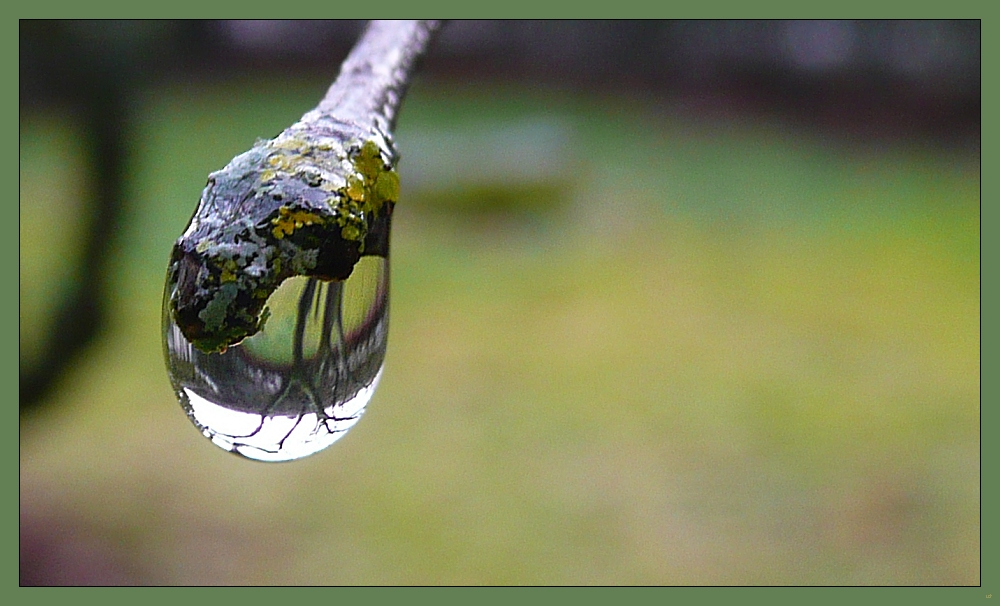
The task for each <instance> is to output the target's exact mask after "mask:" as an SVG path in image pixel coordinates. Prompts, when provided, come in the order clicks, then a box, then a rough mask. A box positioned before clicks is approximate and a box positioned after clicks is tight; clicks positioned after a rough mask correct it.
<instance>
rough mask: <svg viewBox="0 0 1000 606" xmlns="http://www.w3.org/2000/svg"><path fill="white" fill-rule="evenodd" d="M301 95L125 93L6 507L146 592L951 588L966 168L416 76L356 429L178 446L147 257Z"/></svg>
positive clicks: (966, 267) (966, 550)
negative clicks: (112, 206) (69, 304)
mask: <svg viewBox="0 0 1000 606" xmlns="http://www.w3.org/2000/svg"><path fill="white" fill-rule="evenodd" d="M272 91H273V94H272ZM321 93H322V84H319V83H306V84H296V83H289V85H288V86H286V87H283V88H281V90H277V89H275V88H274V87H273V86H272V88H271V89H268V90H264V89H262V88H261V87H260V85H259V84H256V83H246V84H241V83H236V84H233V85H230V86H227V87H221V88H205V89H197V90H194V91H193V92H192V89H191V88H190V87H179V88H176V89H162V90H158V91H157V96H156V97H150V98H149V99H148V100H147V101H146V102H145V103H143V104H142V105H141V116H142V119H141V120H140V121H139V122H138V123H137V132H136V134H137V139H136V140H137V143H136V145H137V148H136V149H137V152H138V153H137V158H138V164H137V165H136V166H135V167H133V170H132V171H131V172H130V174H131V175H132V176H133V181H132V183H131V184H130V187H131V191H132V192H133V198H132V201H133V202H134V206H133V207H132V209H131V216H130V218H131V221H130V224H129V226H128V228H127V229H126V231H125V232H124V233H121V234H117V235H115V237H116V238H117V239H118V241H119V242H120V244H121V254H120V257H119V260H118V275H119V284H118V289H117V294H116V301H115V305H116V315H115V323H114V326H113V330H112V333H111V335H110V337H109V338H107V339H106V340H104V341H102V342H101V343H100V344H98V345H97V346H96V347H95V348H94V349H93V350H92V351H91V354H90V355H89V356H88V357H87V358H86V359H85V360H84V361H83V362H82V363H81V364H79V365H78V366H77V367H76V368H74V370H73V372H72V373H71V375H70V376H69V377H68V378H67V379H66V381H65V382H64V384H63V385H62V387H61V389H60V391H59V392H58V394H57V395H56V396H55V397H54V400H53V402H52V403H51V406H50V407H49V408H48V410H47V411H46V412H44V413H43V414H40V415H37V416H33V417H31V418H29V419H27V420H26V421H25V422H23V423H22V428H21V429H22V432H21V478H20V482H21V483H20V487H21V506H22V510H23V511H25V512H29V513H30V514H31V515H34V516H37V517H40V518H42V519H51V520H60V521H62V522H60V523H62V524H64V525H67V526H72V527H80V528H83V529H86V530H87V531H88V532H90V533H93V534H95V535H97V536H99V537H101V539H102V540H104V541H106V542H107V544H108V545H111V546H113V548H114V549H116V550H119V551H120V553H121V554H122V557H124V558H126V559H127V561H128V562H129V563H130V564H129V566H130V568H129V570H130V571H131V573H132V574H133V575H135V577H136V578H137V579H139V580H142V581H145V582H153V583H309V584H323V583H417V584H423V583H531V584H544V583H560V584H566V583H585V584H591V583H593V584H615V583H628V584H636V583H652V584H686V583H699V584H716V583H727V584H758V583H759V584H768V583H781V584H799V583H806V584H809V583H819V584H841V583H843V584H975V583H978V582H979V458H978V457H979V372H980V366H979V311H980V310H979V210H978V208H979V207H978V204H979V191H978V179H979V172H978V171H979V169H978V157H971V156H969V157H968V158H965V159H964V160H963V159H962V158H961V157H960V156H959V157H957V158H956V157H955V155H954V154H945V153H943V152H934V151H933V150H927V149H924V150H920V149H915V148H912V147H911V148H907V147H902V146H886V147H884V148H882V149H875V148H873V147H872V146H868V147H860V146H859V147H853V148H852V147H848V146H845V145H843V144H838V143H836V142H834V141H829V140H824V139H823V138H821V137H818V136H814V135H809V134H805V133H798V132H793V131H789V130H788V129H787V128H786V127H782V126H781V124H780V123H775V124H772V125H766V124H765V125H760V124H756V125H754V124H742V123H739V122H734V121H724V122H710V121H697V120H695V119H694V118H692V117H690V116H689V115H687V114H684V113H678V112H676V111H675V110H674V108H669V107H657V106H656V105H654V104H646V103H642V102H637V101H628V100H616V99H603V100H602V99H588V98H572V97H565V96H559V95H556V94H554V93H553V94H548V93H544V92H542V93H539V92H535V93H529V92H528V91H521V90H507V89H502V88H498V89H490V90H486V91H471V90H461V89H459V90H454V89H450V90H439V89H436V88H434V87H433V86H430V85H426V86H419V85H418V87H416V88H415V89H414V90H413V92H412V94H411V96H410V98H409V99H408V101H407V105H406V106H405V107H404V110H403V113H402V122H401V124H400V128H399V133H398V135H399V136H398V139H399V145H400V147H401V149H402V152H403V164H402V171H403V187H404V198H403V200H402V201H401V202H400V204H399V206H398V207H397V216H396V220H395V225H394V239H393V261H392V267H393V268H392V272H393V294H392V297H393V299H392V314H393V319H392V328H391V337H390V348H389V356H388V359H387V362H386V372H385V375H384V378H383V382H382V385H381V387H380V388H379V391H378V392H377V394H376V395H375V398H374V399H373V401H372V403H371V404H370V405H369V410H368V413H367V414H366V416H365V419H364V420H363V421H362V422H360V423H359V424H358V426H357V427H355V428H354V429H353V430H352V431H351V433H350V434H349V435H348V436H347V437H345V438H344V439H343V440H341V441H340V442H338V443H337V444H336V445H334V446H333V447H332V448H330V449H329V450H328V451H326V452H324V453H322V454H319V455H316V456H314V457H311V458H308V459H305V460H302V461H298V462H295V463H291V464H284V465H265V464H256V463H251V462H247V461H243V460H241V459H238V458H236V457H233V456H228V455H225V453H222V452H221V451H219V450H218V449H217V448H215V447H214V446H212V445H211V444H210V443H209V442H208V441H207V440H205V439H203V438H201V437H199V436H198V434H197V432H196V431H195V430H194V429H193V428H192V427H191V425H190V423H189V422H188V421H187V419H186V418H185V417H184V415H183V414H182V413H181V411H180V408H179V406H178V405H177V403H176V402H175V401H174V399H173V396H172V394H171V391H170V388H169V385H168V382H167V379H166V376H165V372H164V370H163V364H162V361H161V352H160V343H159V313H160V312H159V305H160V296H161V288H162V284H161V281H162V278H163V271H164V267H165V261H166V257H167V254H168V251H169V247H170V244H171V242H172V241H173V239H174V238H175V237H176V236H177V235H178V234H179V233H180V231H181V230H182V229H183V227H184V223H185V221H186V219H187V218H188V216H189V215H190V213H191V211H192V210H193V208H194V204H195V202H196V200H197V196H198V193H199V192H200V189H201V187H202V186H203V184H204V180H205V176H206V175H207V173H208V172H209V171H211V170H215V169H217V168H219V167H220V166H221V165H222V164H224V163H225V162H226V161H228V159H229V158H230V157H231V156H233V155H235V154H236V153H239V152H240V151H243V150H244V149H245V148H247V147H248V146H249V145H250V144H251V143H252V142H253V138H254V137H256V136H272V135H274V134H275V133H276V132H277V131H278V130H280V129H281V128H283V127H284V126H286V125H288V124H289V123H291V122H292V121H294V120H295V119H296V118H297V117H298V116H299V115H300V114H301V113H302V112H303V111H305V110H306V109H308V108H309V107H310V106H311V104H312V103H314V102H315V100H316V99H317V98H318V97H319V95H320V94H321ZM22 130H23V134H22V139H21V144H22V231H21V238H22V240H21V253H22V265H21V271H22V301H24V298H23V297H24V296H26V295H25V291H26V290H28V288H29V285H35V284H43V283H44V280H45V278H46V277H49V276H51V273H49V272H47V271H45V270H44V266H42V265H40V264H39V262H38V261H37V259H39V258H40V255H41V254H42V251H43V250H44V246H45V238H44V237H43V236H40V235H39V234H40V233H41V232H38V231H36V230H33V229H26V228H25V223H26V222H27V221H31V220H32V219H31V215H29V213H26V212H25V211H24V208H25V204H26V201H25V200H24V199H23V197H24V193H25V192H34V193H33V194H32V195H41V193H39V192H45V191H49V188H48V186H47V185H45V184H44V180H45V178H46V177H48V178H51V179H60V178H61V177H60V174H59V171H58V170H55V171H53V170H48V169H46V170H43V171H39V170H36V169H34V168H32V167H37V166H39V165H41V163H45V162H49V161H50V160H48V159H47V157H46V155H45V154H46V153H52V152H51V151H48V152H43V151H42V149H41V148H42V147H44V144H45V142H39V141H38V140H37V139H32V137H37V138H41V137H43V136H44V137H48V136H49V135H46V134H45V133H48V132H51V129H50V130H44V129H35V128H34V127H33V125H28V126H27V127H25V126H23V127H22ZM47 143H48V146H49V147H60V146H62V145H63V143H62V142H61V140H60V139H52V140H47ZM29 150H34V151H30V153H29ZM449 150H452V151H449ZM539 150H541V151H539ZM32 171H34V172H32ZM25 175H37V176H36V177H32V179H36V178H37V179H39V180H40V181H41V182H43V184H41V185H39V184H29V185H27V186H26V185H25V183H24V180H25V178H26V177H25ZM408 183H410V184H412V185H411V187H410V188H409V189H407V184H408ZM477 188H478V191H485V192H490V196H492V197H491V198H490V199H489V203H488V204H479V205H473V207H472V208H469V207H468V206H465V205H463V204H462V203H461V197H462V196H463V195H466V196H467V195H468V192H469V191H477ZM540 191H548V192H551V200H548V199H546V197H545V196H544V195H537V192H540ZM463 192H464V194H463ZM46 203H53V204H54V203H55V202H46ZM59 203H62V202H59ZM31 287H32V288H34V286H31ZM32 296H37V295H32ZM24 327H25V325H24V316H23V315H22V329H24ZM67 520H68V521H67ZM57 525H58V524H57Z"/></svg>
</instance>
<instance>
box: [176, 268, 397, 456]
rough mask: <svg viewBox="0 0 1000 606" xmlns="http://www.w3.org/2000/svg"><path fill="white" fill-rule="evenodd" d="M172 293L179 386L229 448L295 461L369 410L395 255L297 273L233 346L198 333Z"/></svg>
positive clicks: (203, 423)
mask: <svg viewBox="0 0 1000 606" xmlns="http://www.w3.org/2000/svg"><path fill="white" fill-rule="evenodd" d="M170 294H171V293H170V292H169V288H168V292H167V293H165V296H164V310H163V339H164V348H165V352H166V357H167V368H168V370H169V374H170V380H171V382H172V383H173V386H174V391H175V392H176V393H177V397H178V399H179V400H180V402H181V405H182V406H183V407H184V410H185V411H186V412H187V415H188V417H189V418H190V419H191V421H192V422H193V423H194V424H195V425H196V426H197V427H198V428H199V429H200V430H201V432H202V433H203V434H204V435H205V436H206V437H208V438H209V439H211V440H212V442H214V443H215V444H216V445H217V446H219V447H220V448H224V449H226V450H228V451H231V452H235V453H238V454H240V455H243V456H245V457H247V458H250V459H257V460H260V461H289V460H292V459H298V458H300V457H304V456H306V455H310V454H313V453H315V452H318V451H320V450H322V449H324V448H326V447H327V446H329V445H330V444H333V443H334V442H335V441H337V439H338V438H340V437H341V436H342V435H343V434H344V433H345V432H346V431H347V430H348V429H350V428H351V427H352V426H354V424H355V423H356V422H357V421H358V419H359V418H361V414H362V413H363V412H364V410H365V405H366V404H368V401H369V400H370V399H371V397H372V394H374V393H375V387H376V386H377V385H378V381H379V377H380V376H381V374H382V362H383V361H384V359H385V348H386V337H387V336H388V328H389V327H388V322H389V313H388V311H389V264H388V260H387V259H386V258H383V257H373V256H368V257H363V258H362V259H361V260H360V261H359V262H358V264H357V265H356V266H355V268H354V272H353V273H352V274H351V276H350V278H348V279H347V280H346V281H344V282H324V281H321V280H317V279H314V278H305V277H296V278H290V279H288V280H286V281H285V282H284V283H283V284H282V285H281V286H280V287H279V288H278V289H277V290H276V291H275V292H274V293H273V294H272V295H271V297H270V298H269V299H268V301H267V306H268V309H269V311H270V317H269V318H268V320H267V322H266V323H265V324H264V327H263V328H262V329H261V330H260V332H259V333H257V334H256V335H254V336H252V337H249V338H247V339H245V340H244V341H243V342H242V343H240V344H238V345H234V346H232V347H230V348H229V349H227V350H226V351H225V352H224V353H221V354H219V353H211V354H206V353H204V352H202V351H200V350H198V349H196V348H195V347H194V346H192V345H191V343H189V342H188V340H187V339H186V338H185V337H184V335H183V334H182V333H181V330H180V328H178V326H177V325H176V324H175V323H174V321H173V319H172V317H171V314H170V313H169V310H168V305H167V302H169V298H170Z"/></svg>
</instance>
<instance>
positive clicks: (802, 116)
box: [19, 21, 981, 410]
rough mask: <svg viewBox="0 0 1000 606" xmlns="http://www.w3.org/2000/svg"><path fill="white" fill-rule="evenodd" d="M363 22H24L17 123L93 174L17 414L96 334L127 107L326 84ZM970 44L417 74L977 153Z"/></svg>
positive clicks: (597, 35)
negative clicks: (185, 94) (172, 87)
mask: <svg viewBox="0 0 1000 606" xmlns="http://www.w3.org/2000/svg"><path fill="white" fill-rule="evenodd" d="M362 26H363V22H358V21H264V22H262V21H222V22H219V21H212V22H207V21H181V22H167V21H153V22H112V21H98V22H62V21H44V22H37V21H21V22H20V31H19V34H20V55H19V61H20V74H19V86H20V91H19V92H20V113H21V115H22V116H24V115H26V114H30V113H31V112H33V111H36V110H39V109H42V108H53V107H54V108H56V109H60V110H65V111H66V112H67V113H68V115H69V116H71V117H72V119H73V120H75V122H76V123H77V126H78V130H79V131H80V132H81V135H82V137H83V139H84V148H85V151H86V154H87V159H88V162H89V172H90V180H89V187H88V189H87V193H86V195H87V200H86V204H85V205H84V213H83V216H81V217H80V220H81V221H85V222H86V225H85V232H86V238H85V244H84V247H83V250H82V251H80V253H79V255H78V256H77V257H76V258H73V259H68V260H67V262H68V263H72V264H73V265H74V267H76V268H77V271H76V272H75V275H76V276H77V277H78V280H77V281H76V282H75V285H74V289H73V290H72V291H71V292H70V293H69V294H68V295H67V296H66V297H65V299H64V300H63V301H61V302H60V305H59V306H58V312H57V318H56V320H55V322H54V323H53V328H52V332H51V334H50V335H49V338H48V339H47V341H46V343H45V345H44V347H43V348H42V350H43V351H42V354H41V357H40V361H39V362H38V363H35V364H32V365H31V366H30V367H26V366H25V365H24V364H23V363H22V364H21V366H20V405H21V409H22V410H25V409H27V408H31V407H33V406H35V405H36V404H38V403H40V402H42V401H43V400H44V398H45V396H46V395H47V394H48V393H49V392H50V391H51V389H52V387H53V386H54V385H55V384H56V383H57V382H58V380H59V378H60V377H61V376H62V374H63V373H64V371H65V370H66V369H67V368H69V367H70V366H71V365H72V364H73V363H74V361H75V360H76V359H77V357H78V355H79V353H80V352H82V351H83V350H84V349H85V348H86V347H87V346H88V345H89V344H90V343H91V342H93V341H94V339H95V338H96V337H97V336H98V335H99V334H100V332H101V330H102V329H103V327H104V326H105V321H104V320H105V317H106V315H107V302H108V295H109V292H108V288H109V282H110V281H109V277H110V276H109V275H108V273H109V271H110V270H109V256H110V255H111V254H112V248H111V247H112V246H113V245H114V237H115V234H116V232H117V230H118V228H119V227H121V225H122V218H123V215H124V213H125V211H126V202H127V201H126V200H125V199H124V193H123V192H124V191H125V187H124V186H125V181H126V179H127V173H128V170H129V165H130V163H131V158H130V156H129V150H130V147H131V143H130V139H129V131H130V128H129V127H130V124H131V123H132V121H133V120H134V119H135V115H134V112H133V111H132V110H131V104H132V103H133V101H134V99H135V97H136V94H137V93H138V92H140V91H141V90H143V89H144V88H145V87H149V86H152V85H154V84H156V83H157V82H158V81H163V80H181V81H187V82H191V81H192V80H197V79H203V80H210V79H213V78H218V77H224V76H231V75H245V74H253V75H254V76H255V77H259V78H260V79H261V81H266V79H267V77H268V76H269V75H270V74H289V73H299V74H304V75H317V74H318V75H322V76H323V77H328V76H332V75H333V74H335V73H336V70H337V66H338V65H339V64H340V62H341V60H342V59H343V58H344V56H346V54H347V52H348V51H349V50H350V47H351V45H352V44H353V43H354V41H355V40H356V39H357V37H358V34H359V33H360V31H361V28H362ZM980 39H981V33H980V23H979V22H978V21H906V22H902V21H889V22H885V21H861V22H846V21H751V22H743V21H739V22H720V21H693V22H687V21H681V22H665V21H612V22H608V21H558V22H536V21H456V22H452V23H450V24H448V25H447V26H446V27H444V28H443V29H442V32H441V34H440V36H439V38H438V41H437V43H436V44H435V46H434V47H433V48H432V49H431V51H430V53H429V54H428V56H427V57H426V58H425V59H424V62H423V67H422V77H425V78H431V79H435V80H451V81H455V82H458V83H462V84H466V83H471V84H477V83H484V82H494V83H495V82H504V81H517V82H519V83H523V84H529V85H535V86H546V87H552V88H557V89H560V90H564V91H568V92H571V91H574V90H575V91H580V92H581V93H585V94H589V95H599V96H603V95H636V96H643V97H646V98H652V99H656V100H658V101H659V100H662V101H663V102H664V111H674V110H676V109H683V110H685V111H690V112H695V113H697V112H703V113H708V114H709V115H712V114H717V113H725V114H728V115H742V116H749V117H751V118H753V117H755V116H759V115H773V116H776V117H779V118H781V119H786V120H792V121H795V122H798V123H799V124H800V125H804V126H807V127H812V128H817V129H821V130H824V129H828V130H831V131H833V132H835V133H836V134H837V135H840V136H844V135H846V136H848V137H851V136H854V137H858V138H859V139H860V140H863V141H868V140H870V139H871V138H872V137H881V138H888V139H913V140H920V141H924V142H928V141H929V142H931V143H932V144H935V145H968V144H972V145H976V146H978V144H979V124H980V106H981V104H980V71H981V65H980ZM273 134H274V133H258V135H260V136H270V135H273ZM192 203H193V201H192ZM26 207H28V208H30V201H28V202H27V204H26ZM166 254H167V253H166V251H164V258H166Z"/></svg>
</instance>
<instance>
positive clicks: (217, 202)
mask: <svg viewBox="0 0 1000 606" xmlns="http://www.w3.org/2000/svg"><path fill="white" fill-rule="evenodd" d="M437 28H438V23H437V22H434V21H391V22H379V21H376V22H372V23H371V24H370V25H369V27H368V28H367V29H366V30H365V33H364V34H363V35H362V37H361V39H360V40H359V41H358V43H357V45H355V47H354V49H353V50H352V51H351V54H350V55H349V56H348V57H347V59H346V60H345V61H344V64H343V66H342V67H341V72H340V75H339V76H338V77H337V80H336V81H335V82H334V83H333V85H332V86H331V87H330V89H329V90H328V91H327V93H326V96H325V97H324V98H323V100H322V101H321V102H320V104H319V105H318V106H317V107H316V108H315V109H313V110H312V111H310V112H307V113H306V114H305V115H304V116H303V117H302V119H301V120H300V121H299V122H296V123H295V124H293V125H292V126H290V127H288V128H287V129H285V130H284V131H283V132H282V133H281V134H279V135H278V136H277V137H275V138H274V139H272V140H270V141H258V143H257V144H256V145H254V146H253V148H251V149H250V150H249V151H247V152H246V153H243V154H241V155H239V156H237V157H236V158H234V159H233V160H232V161H231V162H230V163H229V164H228V165H227V166H226V167H225V168H223V169H222V170H220V171H217V172H214V173H212V174H211V175H209V178H208V185H207V186H206V187H205V190H204V191H203V192H202V195H201V200H200V201H199V204H198V208H197V210H196V211H195V214H194V216H193V217H192V218H191V222H190V224H189V225H188V227H187V230H186V231H185V232H184V234H183V235H182V236H181V237H180V238H179V239H178V240H177V243H176V244H175V245H174V249H173V253H172V255H171V258H170V265H169V267H168V278H167V289H168V295H169V297H170V299H169V306H170V313H171V314H172V315H173V319H174V321H175V322H176V324H177V325H178V327H179V328H180V329H181V331H182V332H183V333H184V336H185V337H186V338H187V339H188V340H189V341H190V342H191V343H192V344H193V345H194V346H195V347H197V348H198V349H200V350H202V351H204V352H215V351H225V349H226V348H227V347H229V346H231V345H233V344H235V343H238V342H239V341H241V340H242V339H244V338H246V337H248V336H251V335H253V334H254V333H256V332H257V331H258V330H259V329H260V327H261V325H262V324H263V321H264V319H265V318H262V317H261V312H262V311H263V309H264V304H265V302H266V301H267V298H268V297H269V296H270V295H271V293H272V292H273V291H274V290H275V289H276V288H277V287H278V285H279V284H281V282H282V281H284V280H285V279H287V278H289V277H292V276H298V275H303V276H310V277H315V278H320V279H324V280H343V279H346V278H347V277H348V276H349V275H350V274H351V272H352V270H353V268H354V265H355V264H356V263H357V262H358V260H359V259H360V258H361V256H362V255H380V256H385V255H387V254H388V246H389V225H390V221H391V218H392V210H393V206H394V204H395V202H396V200H397V198H398V196H399V178H398V176H397V175H396V172H395V166H396V161H397V159H398V155H397V153H396V149H395V145H394V143H393V138H392V129H393V126H394V124H395V118H396V115H397V113H398V111H399V106H400V103H401V102H402V99H403V95H404V94H405V92H406V88H407V85H408V84H409V81H410V78H411V76H412V74H413V70H414V67H415V63H416V61H417V59H418V58H419V57H420V56H421V55H422V54H423V52H424V51H425V50H426V48H427V46H428V44H429V43H430V40H431V37H432V36H433V34H434V32H435V31H436V30H437Z"/></svg>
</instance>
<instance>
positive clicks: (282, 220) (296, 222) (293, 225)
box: [271, 206, 323, 240]
mask: <svg viewBox="0 0 1000 606" xmlns="http://www.w3.org/2000/svg"><path fill="white" fill-rule="evenodd" d="M322 221H323V219H322V218H321V217H320V216H319V215H317V214H315V213H311V212H309V211H305V210H294V209H291V208H289V207H287V206H282V207H280V208H279V209H278V216H277V217H275V218H273V219H271V224H272V225H274V229H272V230H271V233H272V234H274V237H275V238H277V239H279V240H281V239H282V238H284V237H285V236H290V235H292V234H293V233H294V232H295V230H296V229H299V228H301V227H303V226H306V225H313V224H315V223H321V222H322Z"/></svg>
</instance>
